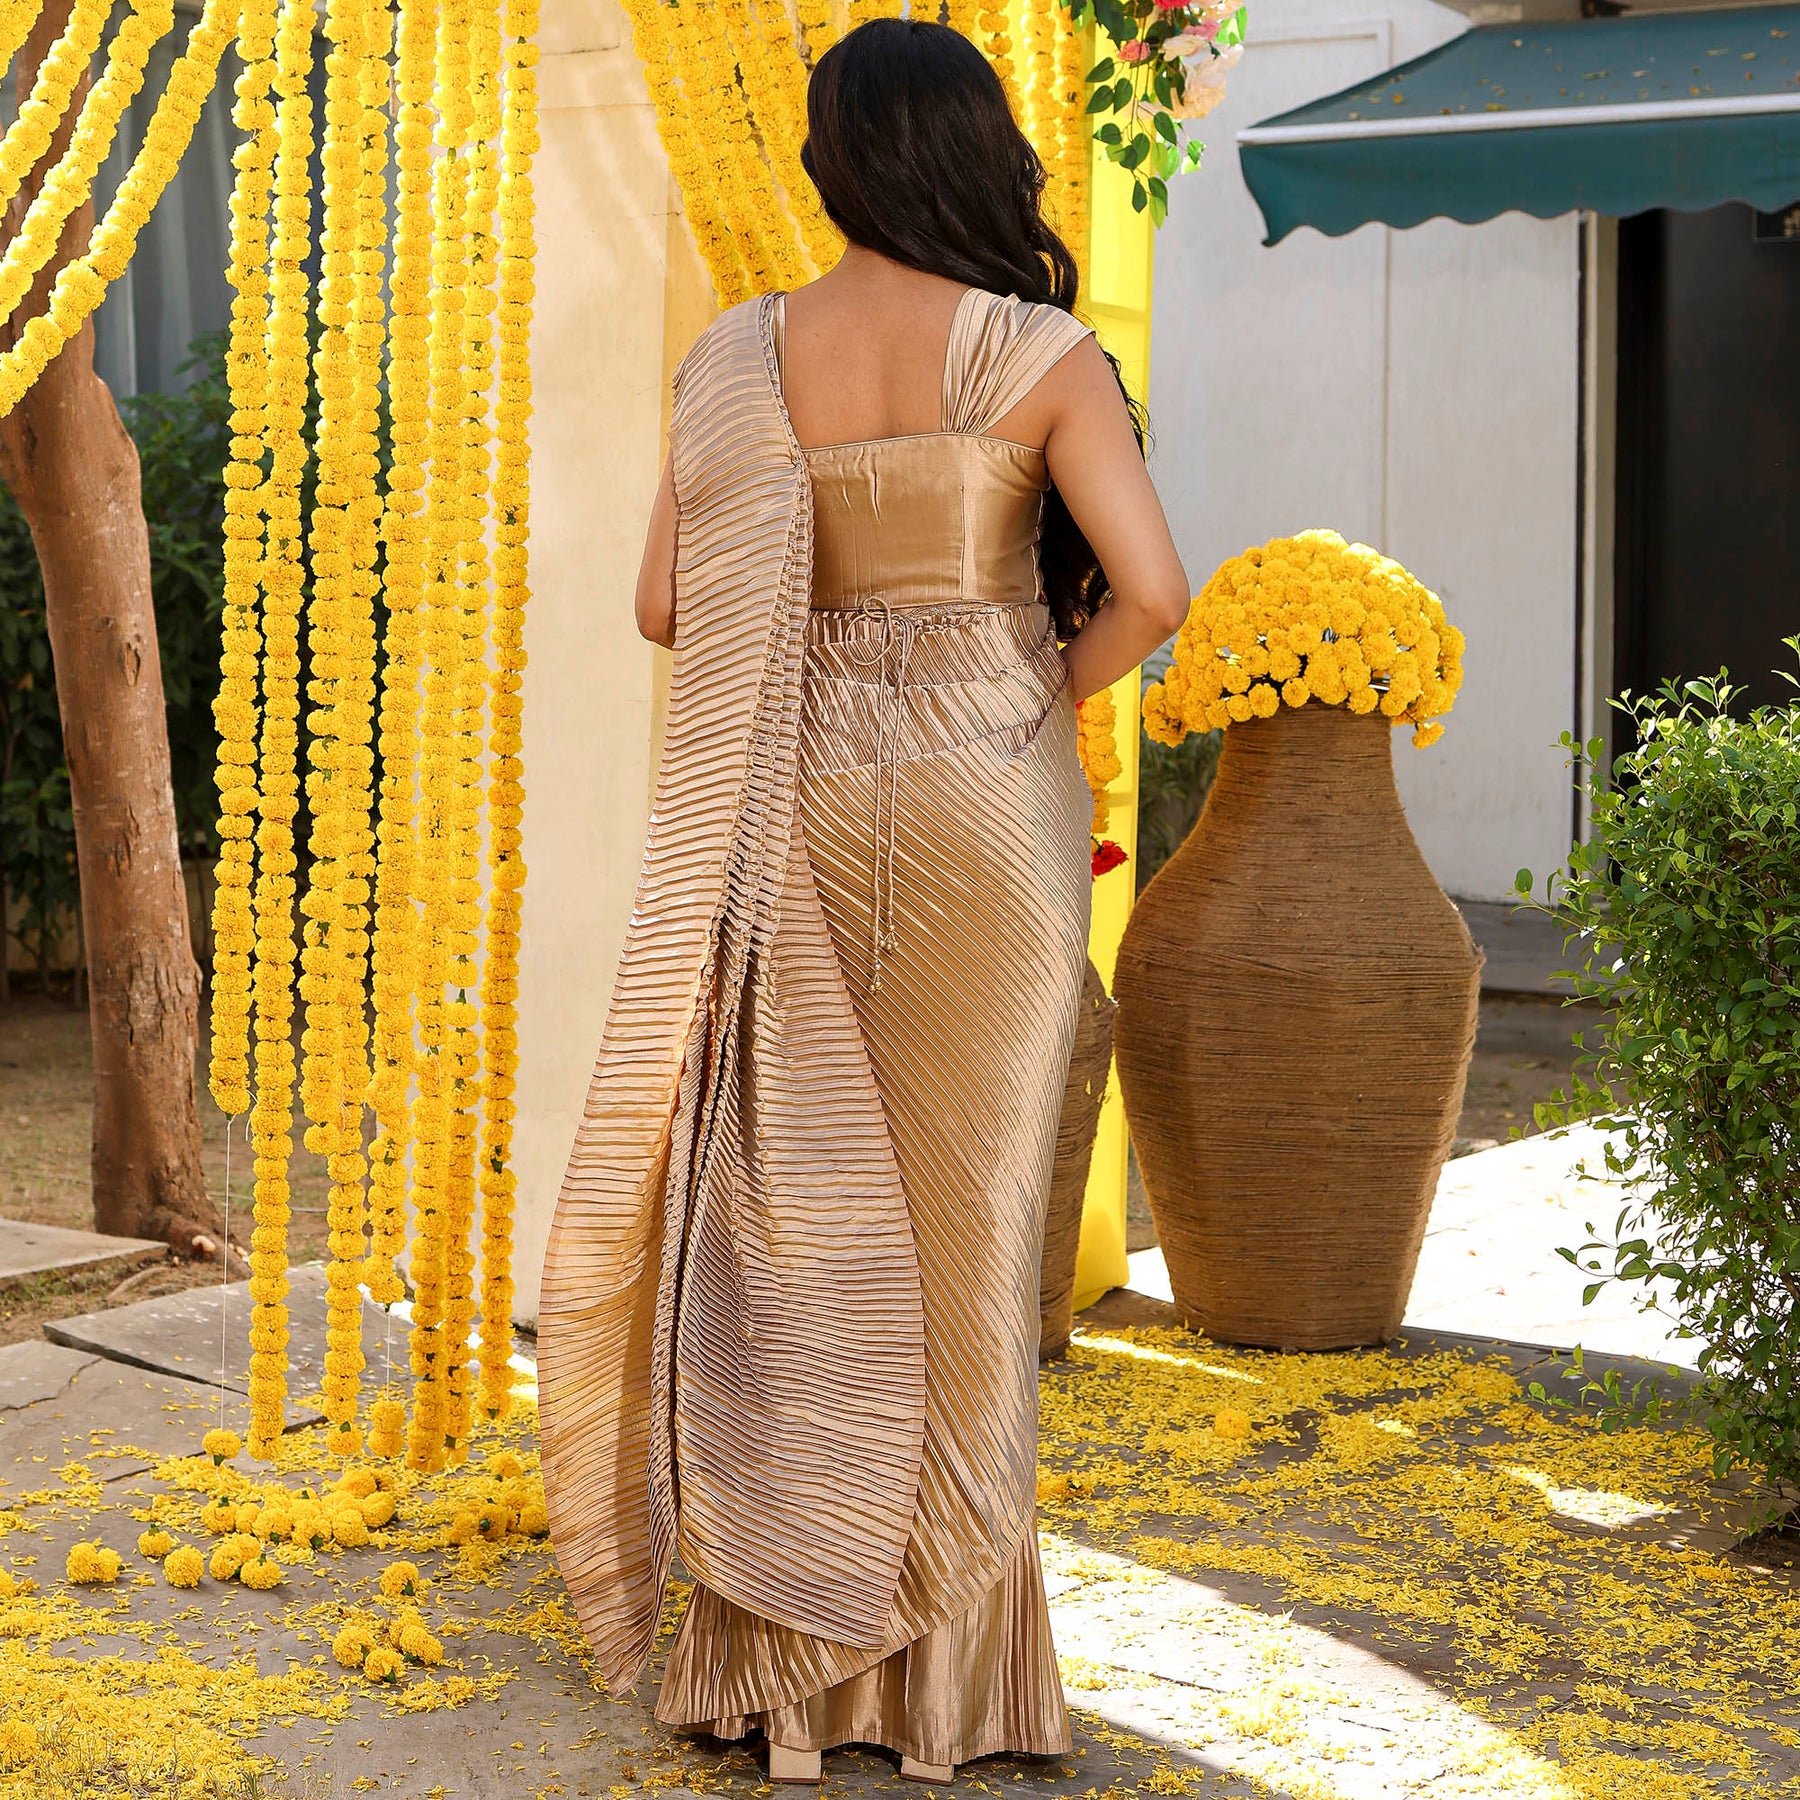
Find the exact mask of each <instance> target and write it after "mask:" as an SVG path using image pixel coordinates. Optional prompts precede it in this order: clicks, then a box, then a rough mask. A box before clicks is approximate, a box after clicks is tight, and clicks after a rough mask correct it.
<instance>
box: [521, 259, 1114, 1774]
mask: <svg viewBox="0 0 1800 1800" xmlns="http://www.w3.org/2000/svg"><path fill="white" fill-rule="evenodd" d="M779 307H780V303H779V301H778V300H777V299H774V298H768V299H764V300H760V301H751V302H747V303H746V304H744V305H742V306H739V307H735V308H733V309H731V310H730V311H728V312H726V313H725V314H723V315H722V316H721V317H720V318H719V319H718V320H717V321H716V322H715V323H714V324H713V325H712V326H711V327H710V328H709V330H708V331H707V332H706V333H705V334H704V335H703V336H702V338H701V339H700V341H699V342H698V343H697V344H696V346H695V347H694V349H693V350H692V351H691V352H690V354H689V355H688V357H687V358H686V360H685V361H684V362H683V364H682V366H681V368H680V370H679V371H678V374H677V378H676V390H675V406H674V414H673V421H672V426H671V452H672V456H673V459H674V473H675V485H676V494H677V500H678V508H679V526H678V549H677V563H676V618H677V626H678V637H677V650H676V656H675V666H674V681H673V686H672V689H671V693H670V702H669V725H668V733H667V738H666V747H665V751H664V757H663V764H662V769H661V771H660V774H659V779H658V784H657V792H656V799H655V803H654V806H653V809H652V815H651V824H650V832H649V840H648V844H647V847H646V851H645V858H644V866H643V873H642V876H641V880H640V886H639V891H638V896H637V901H636V905H635V906H634V909H633V915H632V919H631V924H630V927H629V930H628V933H627V938H626V945H625V951H624V955H623V958H622V960H621V963H620V967H619V972H618V977H617V981H616V984H615V988H614V993H613V999H612V1006H611V1010H610V1013H609V1016H608V1020H607V1026H606V1031H605V1036H604V1038H603V1041H602V1044H601V1048H600V1054H599V1058H598V1061H597V1064H596V1068H595V1072H594V1077H593V1081H592V1084H591V1086H590V1090H589V1095H588V1101H587V1106H586V1110H585V1116H584V1119H583V1122H582V1125H581V1128H580V1131H579V1133H578V1136H577V1140H576V1144H575V1148H574V1151H573V1154H572V1156H571V1158H570V1162H569V1166H568V1172H567V1175H566V1177H565V1179H564V1184H563V1190H562V1194H561V1196H560V1199H559V1202H558V1206H557V1211H556V1217H555V1220H554V1223H553V1226H552V1230H551V1237H550V1244H549V1249H548V1252H547V1256H546V1262H545V1270H544V1284H543V1295H542V1301H541V1307H540V1317H539V1384H540V1385H539V1410H540V1421H541V1428H542V1442H543V1456H544V1472H545V1487H546V1494H547V1497H548V1500H549V1506H550V1516H551V1526H552V1533H553V1537H554V1540H555V1543H556V1548H557V1554H558V1559H559V1562H560V1565H561V1568H562V1572H563V1575H564V1578H565V1580H566V1582H567V1584H568V1588H569V1592H570V1595H571V1598H572V1600H573V1603H574V1606H575V1609H576V1612H577V1614H578V1616H579V1618H580V1619H581V1622H582V1625H583V1627H584V1628H585V1630H586V1632H587V1634H588V1637H589V1639H590V1641H591V1643H592V1645H593V1648H594V1651H595V1654H596V1658H597V1661H598V1666H599V1669H600V1672H601V1674H602V1676H603V1677H604V1679H605V1680H606V1681H607V1682H608V1683H609V1685H611V1686H613V1687H615V1688H622V1687H626V1686H629V1685H630V1684H631V1683H633V1682H634V1681H635V1680H636V1679H637V1677H638V1675H639V1674H640V1673H641V1671H642V1669H643V1667H644V1664H645V1662H646V1660H647V1658H648V1656H649V1653H650V1650H651V1648H652V1646H653V1644H654V1641H655V1636H656V1631H657V1627H658V1623H659V1620H660V1616H661V1602H662V1595H663V1589H664V1586H665V1583H666V1579H667V1572H668V1568H669V1564H670V1558H671V1554H672V1552H674V1551H675V1550H676V1549H677V1548H678V1549H679V1552H680V1555H681V1558H682V1561H683V1563H684V1565H685V1566H686V1568H687V1570H688V1572H689V1573H690V1574H691V1575H692V1576H693V1578H694V1581H695V1584H696V1585H695V1588H694V1593H693V1598H692V1600H691V1602H690V1606H689V1611H688V1614H687V1616H686V1619H685V1621H684V1624H683V1627H682V1632H681V1636H680V1637H679V1639H678V1640H677V1643H676V1646H675V1648H674V1650H673V1651H672V1653H671V1663H670V1671H669V1675H668V1677H667V1680H666V1683H665V1691H664V1696H663V1706H662V1707H661V1708H660V1709H659V1710H660V1712H661V1714H662V1716H664V1717H665V1718H669V1719H672V1720H674V1721H675V1722H679V1723H685V1724H695V1725H704V1726H707V1727H709V1728H710V1729H713V1730H716V1731H719V1732H721V1733H724V1734H726V1735H730V1734H733V1733H735V1732H738V1731H741V1730H743V1729H745V1728H747V1727H748V1726H749V1725H752V1724H758V1723H760V1724H764V1725H767V1726H769V1727H770V1728H771V1729H774V1721H775V1720H777V1719H778V1718H779V1720H780V1722H781V1724H782V1727H783V1732H784V1735H783V1741H787V1742H803V1741H813V1742H819V1743H831V1742H839V1741H844V1740H845V1739H846V1738H850V1737H874V1738H877V1739H879V1741H882V1742H886V1743H890V1744H892V1745H894V1746H895V1747H896V1748H901V1749H904V1750H906V1751H908V1753H910V1754H915V1755H919V1756H921V1757H922V1758H924V1759H928V1760H960V1759H961V1758H963V1757H966V1756H968V1755H974V1754H981V1753H982V1752H983V1751H985V1750H988V1749H999V1748H1014V1749H1026V1750H1044V1751H1050V1750H1055V1749H1058V1748H1061V1747H1062V1746H1063V1745H1065V1744H1066V1742H1067V1728H1066V1721H1065V1719H1064V1716H1063V1713H1062V1707H1061V1694H1060V1689H1059V1688H1058V1687H1057V1685H1056V1680H1055V1665H1054V1658H1053V1655H1052V1652H1051V1648H1050V1642H1049V1632H1048V1620H1047V1613H1046V1611H1045V1606H1044V1600H1043V1589H1042V1578H1041V1574H1040V1573H1039V1571H1038V1564H1037V1549H1036V1540H1035V1533H1034V1528H1033V1524H1034V1504H1035V1485H1034V1479H1033V1476H1034V1468H1035V1369H1036V1364H1035V1347H1036V1330H1037V1319H1036V1254H1037V1253H1036V1248H1035V1246H1036V1243H1037V1242H1038V1240H1039V1239H1040V1238H1041V1232H1042V1206H1043V1193H1044V1189H1045V1185H1046V1183H1047V1179H1048V1172H1049V1156H1050V1151H1051V1146H1052V1143H1053V1139H1054V1130H1055V1116H1056V1107H1057V1101H1058V1098H1059V1096H1060V1092H1061V1086H1062V1079H1063V1073H1064V1070H1065V1068H1066V1064H1067V1059H1068V1054H1069V1042H1070V1035H1071V1033H1072V1030H1073V1023H1074V1016H1075V1004H1076V999H1077V996H1078V994H1079V989H1080V981H1081V971H1082V966H1083V960H1082V959H1083V948H1084V943H1085V934H1086V904H1087V879H1086V863H1087V839H1086V835H1085V824H1084V821H1085V819H1086V812H1087V805H1088V801H1087V790H1086V787H1085V783H1084V782H1083V781H1082V779H1081V776H1080V771H1079V767H1078V765H1077V763H1076V758H1075V748H1074V726H1073V709H1072V707H1071V706H1070V705H1069V702H1068V699H1067V696H1066V693H1065V692H1064V691H1063V689H1062V685H1061V683H1062V665H1061V658H1060V655H1059V653H1058V652H1057V650H1056V645H1055V641H1054V638H1053V637H1052V636H1051V634H1050V632H1049V627H1048V621H1047V617H1046V616H1045V613H1044V609H1043V607H1042V606H1041V604H1038V603H1037V598H1036V563H1035V519H1036V510H1037V505H1038V498H1039V495H1040V493H1041V490H1042V488H1043V486H1044V483H1045V479H1046V478H1045V476H1044V474H1043V470H1042V456H1041V453H1039V452H1036V451H1032V450H1029V449H1027V448H1026V447H1024V446H1020V445H1008V444H1006V443H1005V442H1004V441H1003V440H1000V439H996V438H993V437H991V436H984V435H983V433H984V432H985V431H986V429H987V427H988V426H989V425H990V424H991V423H992V422H993V421H994V420H996V419H998V418H999V417H1001V416H1002V414H1003V413H1004V412H1005V411H1006V410H1007V408H1008V407H1010V406H1011V405H1012V404H1013V403H1014V402H1016V400H1017V399H1018V398H1020V397H1022V396H1023V394H1024V393H1025V392H1026V391H1028V389H1029V387H1030V385H1031V384H1032V382H1033V381H1035V379H1036V378H1037V376H1038V375H1040V374H1041V373H1042V371H1043V370H1044V369H1045V368H1046V367H1048V366H1049V365H1050V363H1052V362H1054V361H1055V360H1056V359H1057V357H1059V356H1060V355H1062V354H1063V353H1065V352H1066V351H1067V349H1068V348H1069V347H1070V345H1071V344H1072V343H1073V342H1075V341H1077V340H1078V339H1079V337H1080V336H1081V335H1082V334H1083V331H1084V328H1083V327H1081V326H1079V325H1077V324H1076V323H1075V322H1074V321H1073V320H1071V319H1070V318H1069V317H1068V315H1066V314H1063V313H1060V312H1057V311H1055V310H1054V309H1051V308H1046V307H1032V306H1027V305H1025V304H1024V303H1022V302H1018V301H1013V300H1008V299H1005V298H1003V297H997V296H993V295H987V294H979V293H971V294H970V295H969V296H967V297H966V298H965V301H964V304H963V306H962V307H961V308H960V309H959V311H958V314H957V320H956V324H955V326H954V328H953V331H952V338H951V354H950V358H949V361H948V363H947V365H946V384H945V396H944V430H943V431H942V432H940V433H937V434H926V436H925V437H924V438H922V439H900V440H882V441H881V442H880V443H878V444H875V445H870V446H844V447H841V451H842V452H843V453H844V454H839V453H837V452H834V451H827V452H803V451H802V450H801V448H800V446H799V445H798V443H797V442H796V441H795V438H794V435H793V432H792V429H791V426H790V424H789V421H788V418H787V414H786V410H785V406H784V405H783V402H782V398H781V370H780V363H779V341H778V330H779V316H780V315H779ZM884 484H885V485H884ZM815 489H816V490H817V491H818V493H819V494H820V495H821V496H823V497H824V498H823V499H822V500H821V502H820V503H821V504H826V505H828V507H850V508H852V509H854V507H855V506H856V505H858V504H862V505H864V506H865V510H866V511H867V512H868V514H869V517H870V518H871V519H879V521H880V522H881V526H880V529H879V530H877V531H875V532H874V534H873V537H872V539H871V541H874V542H876V543H877V544H880V543H882V542H888V541H890V540H891V539H892V537H893V534H894V533H896V532H897V533H899V536H900V538H901V539H903V540H905V541H906V542H907V543H908V544H909V545H911V546H912V547H911V548H910V549H908V550H907V551H906V557H907V558H910V563H909V566H910V567H912V568H913V570H914V572H915V578H914V581H913V587H914V588H916V589H917V590H918V591H917V592H913V591H912V590H911V589H908V588H907V587H906V585H905V581H904V580H903V579H901V578H899V577H896V579H895V580H894V581H893V582H889V583H888V584H887V586H885V587H884V586H882V585H881V581H885V580H886V577H885V576H881V578H880V581H878V580H876V579H874V578H872V577H871V575H870V572H869V571H868V570H866V569H865V570H860V571H859V570H857V569H855V568H850V567H847V566H840V565H841V564H849V563H854V562H855V561H856V560H857V558H856V555H855V554H853V553H851V552H848V551H843V550H842V546H843V545H844V544H846V543H849V542H851V541H852V540H853V538H854V533H850V534H846V533H844V532H842V531H839V530H838V529H837V527H838V524H839V518H838V514H837V513H836V512H831V511H828V515H827V523H828V524H829V525H830V526H831V527H832V529H831V530H829V531H828V532H827V533H826V541H827V543H828V544H829V545H832V546H837V547H838V548H837V549H836V550H834V551H833V554H832V556H831V557H828V558H827V560H826V561H824V562H822V563H821V564H820V567H819V569H818V570H817V571H816V572H815V567H814V526H815ZM984 509H985V510H984ZM941 517H944V518H948V519H949V520H950V521H951V525H950V527H949V528H945V527H944V526H942V525H941V523H939V522H938V521H939V520H940V518H941ZM908 518H912V519H915V520H917V521H918V522H919V523H918V525H917V528H916V529H911V530H910V536H909V527H908V526H907V524H906V520H907V519H908ZM1021 520H1023V521H1026V524H1024V525H1021V524H1020V523H1019V522H1020V521H1021ZM940 539H941V540H942V541H941V542H939V541H938V540H940ZM870 554H871V556H873V557H874V560H876V561H879V560H880V557H879V554H878V553H877V552H871V553H870ZM1021 556H1022V557H1023V561H1022V562H1021ZM865 560H867V559H865ZM940 566H941V567H942V571H943V572H942V579H941V580H938V581H937V582H936V584H935V585H934V584H933V580H932V576H933V572H934V571H935V570H937V569H938V568H939V567H940ZM920 570H922V571H923V574H922V575H920V574H919V573H918V571H920ZM876 573H877V575H879V574H880V572H879V571H877V572H876ZM889 573H890V574H891V573H893V572H892V571H889ZM815 574H816V576H817V579H815ZM834 587H835V588H838V589H841V590H842V591H841V592H836V593H835V594H834V593H833V592H832V591H831V590H833V589H834ZM1001 590H1005V591H1001ZM934 602H935V603H936V604H935V607H934V606H933V604H932V603H934ZM877 609H878V610H877ZM897 769H898V770H900V771H902V773H901V774H897V773H896V770H897ZM903 788H904V796H902V789H903ZM884 794H885V795H886V796H887V805H888V808H889V811H888V813H887V822H886V827H885V829H886V832H887V855H888V862H887V864H886V875H885V878H884V876H883V874H882V868H883V865H882V862H881V852H882V831H883V825H882V810H881V809H882V804H883V796H884ZM971 797H973V800H972V798H971ZM871 854H872V855H873V860H872V861H871ZM959 869H960V870H961V871H962V873H960V874H959V873H958V871H959ZM971 870H972V871H973V874H972V875H971V874H970V873H969V871H971ZM884 879H885V883H886V885H885V888H884V886H883V882H884ZM884 894H885V905H886V906H887V908H888V914H887V915H886V916H885V917H884V914H883V905H884ZM896 908H899V909H901V910H902V911H903V912H905V913H906V915H907V918H908V924H907V928H906V930H905V932H904V933H903V934H899V935H896V932H895V927H894V923H893V914H894V909H896ZM927 924H928V928H927ZM964 933H966V934H967V937H968V941H967V942H966V943H964V942H962V941H960V939H961V934H964ZM883 944H887V945H888V946H889V948H890V955H891V956H892V958H893V960H892V961H891V964H890V967H889V969H888V970H887V971H886V973H885V979H884V977H883V975H882V973H881V972H880V961H879V959H880V954H881V946H882V945H883ZM895 946H898V949H897V950H896V949H895V948H894V947H895ZM959 983H960V984H961V988H960V990H959ZM1014 1665H1016V1666H1014ZM971 1683H973V1684H974V1688H975V1690H976V1691H974V1692H973V1693H971V1694H970V1695H969V1696H968V1697H967V1699H966V1701H959V1702H958V1707H957V1708H956V1709H952V1711H953V1712H954V1716H950V1715H949V1714H946V1713H945V1710H944V1706H943V1704H942V1702H943V1700H944V1697H945V1695H946V1694H948V1693H949V1692H950V1691H951V1690H956V1691H958V1692H960V1691H961V1690H963V1689H967V1688H969V1687H970V1684H971ZM911 1686H919V1687H921V1688H929V1689H930V1690H931V1691H932V1692H933V1693H935V1694H936V1695H937V1698H938V1701H939V1702H940V1704H939V1705H938V1707H937V1710H936V1713H935V1714H933V1715H932V1716H933V1717H935V1718H936V1719H937V1720H938V1723H937V1724H935V1725H926V1726H923V1727H921V1730H922V1732H923V1735H922V1736H919V1737H918V1738H917V1740H916V1741H902V1740H903V1739H904V1737H905V1732H906V1720H907V1719H908V1718H909V1717H910V1716H911V1715H912V1712H913V1711H914V1710H915V1708H914V1704H913V1699H910V1698H909V1694H908V1689H909V1687H911ZM925 1711H926V1712H928V1713H929V1712H930V1711H931V1709H930V1708H926V1709H925Z"/></svg>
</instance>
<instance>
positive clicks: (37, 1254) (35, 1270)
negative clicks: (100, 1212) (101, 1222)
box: [0, 1219, 169, 1288]
mask: <svg viewBox="0 0 1800 1800" xmlns="http://www.w3.org/2000/svg"><path fill="white" fill-rule="evenodd" d="M168 1253H169V1247H168V1245H167V1244H161V1243H158V1242H156V1241H155V1240H154V1239H152V1238H130V1237H107V1236H105V1235H103V1234H102V1233H100V1232H97V1231H71V1230H69V1229H68V1228H67V1227H65V1226H62V1225H39V1224H36V1223H34V1222H32V1221H30V1220H26V1219H0V1288H3V1287H10V1286H11V1285H12V1284H13V1283H14V1282H18V1281H24V1280H26V1279H27V1278H28V1277H30V1276H33V1275H53V1274H61V1273H69V1272H74V1271H81V1270H88V1269H103V1268H106V1267H107V1266H108V1265H114V1266H116V1267H117V1269H118V1271H119V1273H120V1274H121V1275H123V1274H124V1273H125V1272H126V1271H127V1270H129V1269H135V1268H139V1267H141V1266H142V1265H144V1264H145V1263H152V1262H160V1261H162V1259H163V1258H164V1257H166V1256H167V1255H168Z"/></svg>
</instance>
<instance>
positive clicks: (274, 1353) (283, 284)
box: [249, 0, 313, 1457]
mask: <svg viewBox="0 0 1800 1800" xmlns="http://www.w3.org/2000/svg"><path fill="white" fill-rule="evenodd" d="M312 37H313V9H312V5H311V0H284V4H283V7H282V12H281V22H280V28H279V30H278V32H277V34H276V79H275V88H276V93H277V95H278V96H279V100H278V105H277V108H276V117H277V149H276V156H275V238H274V244H273V248H272V254H271V261H272V272H271V292H272V302H273V303H272V305H271V308H270V314H269V338H268V358H269V397H268V422H267V427H266V432H265V438H266V443H267V447H268V458H269V461H268V480H267V485H266V487H265V490H264V497H263V509H262V510H263V518H264V520H265V522H266V523H265V537H264V542H265V554H264V558H263V646H264V648H263V717H262V770H261V775H262V779H261V792H260V800H259V810H260V813H261V818H262V823H261V826H260V828H259V830H258V832H257V847H258V850H259V852H260V859H259V866H258V869H257V881H256V936H257V943H256V975H255V993H256V1105H255V1107H254V1109H253V1110H252V1112H251V1115H250V1141H251V1147H252V1149H253V1150H254V1152H255V1157H256V1227H255V1231H254V1234H253V1236H252V1238H251V1253H250V1268H251V1273H250V1300H251V1316H250V1383H249V1385H250V1438H249V1444H250V1450H251V1453H252V1454H253V1455H256V1456H262V1457H268V1456H272V1455H273V1454H274V1450H275V1444H276V1441H277V1439H278V1438H279V1437H280V1435H281V1431H282V1427H283V1423H284V1419H283V1409H284V1403H285V1400H286V1395H287V1339H288V1325H287V1291H288V1283H287V1228H288V1207H289V1193H288V1158H289V1156H290V1155H291V1153H292V1147H293V1100H292V1094H293V1082H294V1051H293V1044H292V1041H291V1036H290V1033H291V1028H292V1019H293V966H294V918H293V902H294V870H295V867H296V858H295V855H294V817H295V813H296V810H297V800H298V794H299V779H298V774H297V754H298V735H297V722H298V718H299V710H300V708H299V678H300V638H299V622H300V604H301V582H302V567H301V548H302V544H301V516H300V515H301V507H300V480H301V476H302V474H303V473H304V471H305V467H306V439H305V425H306V398H307V344H306V288H307V283H306V269H305V262H306V257H307V253H308V251H309V249H310V223H309V214H310V208H309V205H308V201H309V196H310V169H309V165H310V159H311V156H312V149H313V139H312V101H311V98H310V96H309V93H308V89H307V79H308V77H309V75H310V74H311V71H312Z"/></svg>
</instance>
